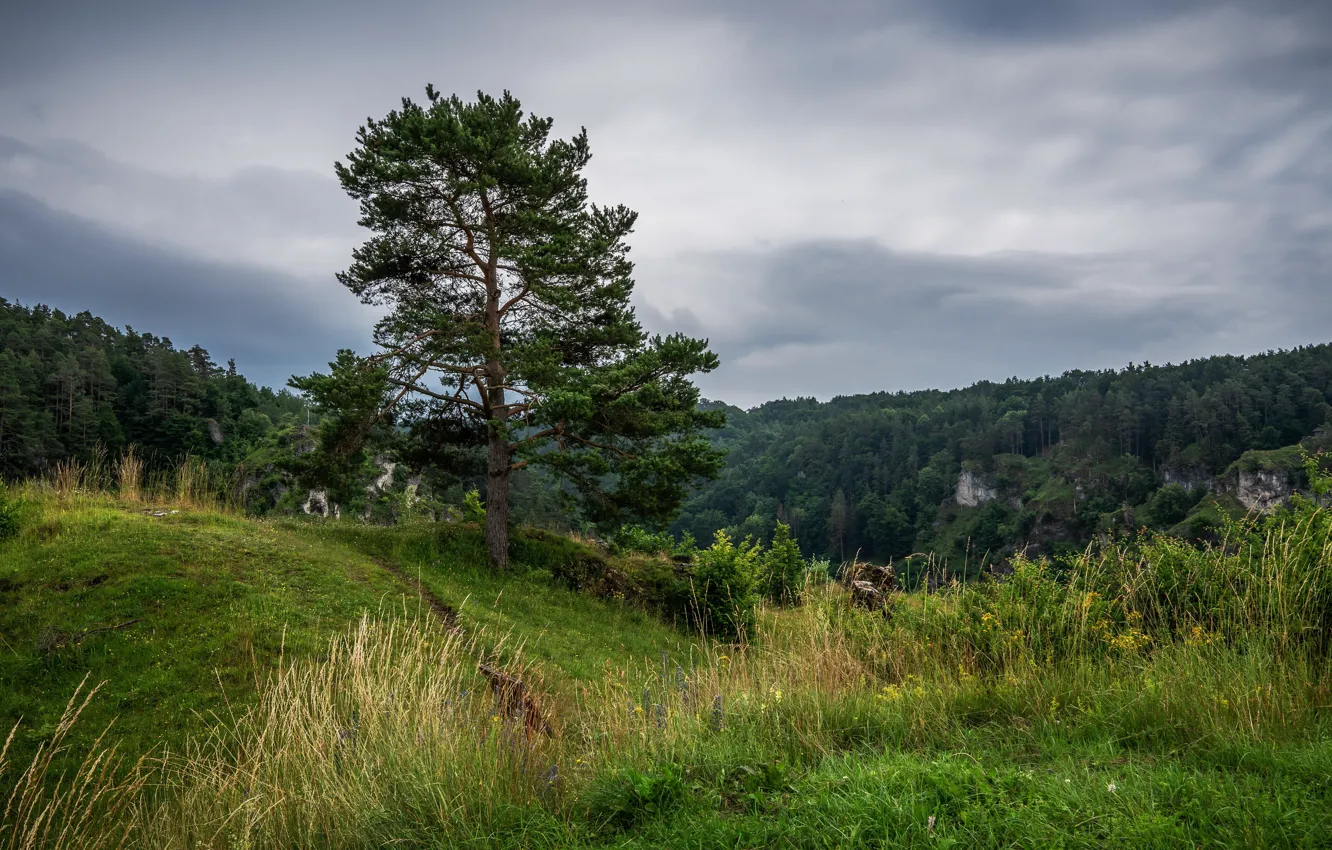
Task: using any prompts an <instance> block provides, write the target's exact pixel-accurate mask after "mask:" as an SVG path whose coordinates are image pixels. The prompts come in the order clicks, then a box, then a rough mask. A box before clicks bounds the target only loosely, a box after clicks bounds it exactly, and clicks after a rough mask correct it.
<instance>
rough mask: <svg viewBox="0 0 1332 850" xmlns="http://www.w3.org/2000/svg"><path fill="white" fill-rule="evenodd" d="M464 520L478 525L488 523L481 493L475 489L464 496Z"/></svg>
mask: <svg viewBox="0 0 1332 850" xmlns="http://www.w3.org/2000/svg"><path fill="white" fill-rule="evenodd" d="M463 520H464V521H466V522H474V523H476V524H478V525H481V524H483V523H485V521H486V506H485V505H483V504H482V503H481V492H480V491H479V490H477V489H476V488H475V487H474V488H472V489H471V490H468V491H467V493H466V494H465V495H464V496H463Z"/></svg>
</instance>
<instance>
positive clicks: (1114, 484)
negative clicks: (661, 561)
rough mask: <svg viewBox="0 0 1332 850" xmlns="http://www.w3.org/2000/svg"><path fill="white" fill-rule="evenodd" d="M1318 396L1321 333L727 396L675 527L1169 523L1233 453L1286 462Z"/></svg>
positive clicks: (1070, 539) (839, 539)
mask: <svg viewBox="0 0 1332 850" xmlns="http://www.w3.org/2000/svg"><path fill="white" fill-rule="evenodd" d="M1329 398H1332V345H1317V346H1309V347H1304V348H1297V349H1295V350H1291V351H1280V352H1270V353H1267V354H1262V355H1259V356H1253V357H1234V356H1221V357H1210V358H1207V359H1202V360H1195V361H1190V362H1187V363H1184V364H1181V365H1178V366H1151V365H1149V364H1143V365H1141V366H1138V365H1130V366H1129V367H1128V368H1126V369H1123V370H1107V371H1094V372H1093V371H1071V372H1067V373H1065V374H1063V375H1061V376H1059V377H1055V378H1051V377H1043V378H1037V379H1035V380H1018V379H1016V378H1014V379H1010V380H1007V381H1005V382H1003V383H993V382H988V381H986V382H981V383H978V384H975V385H974V386H971V387H967V388H966V389H960V390H953V391H947V392H945V391H937V390H926V391H920V392H898V393H887V392H881V393H870V394H866V395H856V396H846V397H839V398H834V399H832V400H831V401H828V402H826V403H823V402H819V401H817V400H815V399H808V398H797V399H795V400H781V401H773V402H768V403H767V404H763V405H761V406H759V407H757V408H754V409H752V410H750V411H742V410H739V409H736V408H728V414H729V425H728V427H727V428H726V429H725V430H724V431H722V432H721V433H719V434H718V435H717V441H718V443H719V444H720V445H722V446H724V447H726V448H727V449H729V451H730V455H729V461H728V466H727V469H726V471H725V472H724V474H723V476H722V478H721V479H720V480H719V481H717V482H716V483H715V484H713V485H712V486H710V487H709V488H707V489H705V490H703V491H701V492H699V493H698V494H696V495H695V496H694V497H693V498H692V499H691V500H690V501H689V502H688V503H687V504H686V506H685V509H684V512H683V514H682V515H681V517H680V518H679V520H678V521H677V522H676V524H675V526H674V528H675V530H676V531H678V532H684V531H688V532H690V533H692V534H693V535H695V536H696V537H698V538H699V539H707V538H708V537H709V536H710V535H711V534H712V532H713V531H714V530H715V529H717V528H723V527H724V528H729V529H731V530H732V531H733V532H734V533H736V534H739V535H741V536H743V535H744V534H754V535H755V536H757V537H766V536H767V535H769V534H771V532H772V529H773V528H774V526H775V524H776V522H777V521H778V520H782V521H785V522H787V523H789V524H790V525H791V527H792V530H793V531H794V533H796V534H797V535H798V536H799V538H800V540H801V541H802V544H803V545H804V547H805V549H806V551H807V552H810V553H814V554H820V555H827V556H830V557H832V558H834V559H837V558H843V557H851V556H852V555H853V554H855V553H856V552H859V553H860V555H861V557H864V558H872V559H875V560H887V559H892V558H902V557H904V556H907V555H909V554H911V553H914V552H924V551H928V552H934V553H937V554H939V555H941V556H944V557H950V556H962V557H966V556H967V555H968V553H969V552H974V553H977V554H981V553H984V552H986V551H989V552H992V553H995V552H1002V551H1004V550H1005V549H1012V548H1015V547H1017V546H1019V545H1021V544H1025V543H1037V544H1040V545H1043V546H1045V547H1048V548H1057V547H1058V545H1061V544H1062V545H1065V546H1080V545H1082V544H1084V543H1085V541H1086V540H1087V539H1089V538H1090V536H1091V535H1093V534H1095V533H1096V532H1098V531H1103V530H1105V529H1106V528H1107V527H1109V526H1112V525H1113V524H1114V523H1115V521H1116V519H1117V518H1118V519H1119V520H1121V521H1123V522H1125V523H1127V522H1129V521H1132V522H1133V523H1134V524H1136V525H1139V526H1141V525H1155V526H1158V527H1167V526H1173V525H1175V524H1177V523H1179V522H1180V521H1181V520H1183V519H1184V518H1185V517H1187V516H1188V515H1189V514H1190V513H1197V512H1198V511H1200V510H1202V508H1203V507H1205V506H1207V505H1209V504H1211V503H1212V501H1213V500H1212V499H1207V498H1204V497H1205V495H1206V491H1207V489H1209V488H1210V489H1214V490H1217V491H1218V493H1219V494H1224V490H1225V487H1224V484H1225V482H1224V481H1218V476H1223V475H1224V474H1225V473H1227V471H1228V470H1231V471H1232V472H1233V470H1232V465H1233V464H1236V462H1237V461H1240V460H1241V458H1246V460H1245V463H1249V464H1251V465H1252V464H1263V463H1276V464H1278V465H1283V469H1282V474H1296V473H1293V472H1292V470H1295V469H1296V468H1297V467H1298V464H1295V463H1293V462H1292V459H1293V457H1294V455H1295V452H1293V451H1287V452H1286V454H1285V455H1281V454H1280V453H1271V451H1272V450H1278V449H1281V448H1282V447H1290V446H1292V445H1294V444H1296V443H1299V442H1300V441H1302V440H1306V439H1307V438H1311V437H1315V436H1318V435H1319V433H1320V429H1322V428H1323V427H1324V426H1325V425H1326V424H1327V423H1328V422H1329V415H1330V414H1332V407H1330V406H1329V404H1328V400H1329ZM1265 451H1266V452H1269V453H1270V456H1267V455H1262V454H1261V453H1262V452H1265ZM1246 452H1247V453H1249V454H1248V455H1247V456H1246ZM964 472H965V473H966V474H965V475H964ZM959 484H961V485H962V487H961V490H962V492H961V493H959ZM959 502H962V503H972V504H959ZM1126 508H1127V510H1126Z"/></svg>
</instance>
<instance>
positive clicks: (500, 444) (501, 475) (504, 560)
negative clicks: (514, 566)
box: [486, 430, 511, 570]
mask: <svg viewBox="0 0 1332 850" xmlns="http://www.w3.org/2000/svg"><path fill="white" fill-rule="evenodd" d="M510 465H511V460H510V456H509V444H508V442H507V441H505V439H504V437H503V436H502V435H500V434H496V433H495V432H494V431H493V430H492V431H491V434H490V452H489V463H488V466H489V469H488V476H487V478H486V553H487V554H488V555H489V557H490V566H491V568H492V569H496V570H503V569H505V568H507V567H508V566H509V467H510Z"/></svg>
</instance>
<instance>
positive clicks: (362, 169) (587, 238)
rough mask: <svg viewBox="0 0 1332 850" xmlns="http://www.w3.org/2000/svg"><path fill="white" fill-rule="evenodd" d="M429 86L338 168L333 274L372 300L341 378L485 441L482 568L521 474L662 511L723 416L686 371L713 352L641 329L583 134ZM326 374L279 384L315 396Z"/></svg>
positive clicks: (619, 222)
mask: <svg viewBox="0 0 1332 850" xmlns="http://www.w3.org/2000/svg"><path fill="white" fill-rule="evenodd" d="M426 97H427V102H426V103H424V104H416V103H414V102H412V101H411V100H410V99H404V100H403V101H402V108H401V109H400V110H395V111H393V112H390V113H389V114H388V116H387V117H385V118H384V119H382V120H378V121H376V120H373V119H368V120H367V123H366V124H365V125H364V126H363V127H361V129H360V131H359V133H358V134H357V147H356V149H355V150H353V151H352V152H351V153H350V154H349V155H348V157H347V160H346V162H345V163H339V164H338V165H337V166H336V168H337V175H338V178H339V179H340V180H341V182H342V186H343V188H344V189H345V190H346V191H347V192H348V194H350V195H351V196H352V197H353V198H355V199H356V200H358V201H359V202H360V205H361V220H360V223H361V225H362V226H364V227H366V228H368V229H369V230H370V231H372V233H373V235H372V236H371V237H370V238H369V239H368V240H367V241H366V242H365V244H364V245H362V246H361V247H360V248H359V249H357V250H356V251H355V252H354V254H353V263H352V265H351V266H350V268H349V269H348V270H347V271H346V272H344V273H342V274H341V275H339V279H340V280H341V282H342V283H343V284H344V285H345V286H347V288H348V289H350V290H351V291H352V292H353V293H354V294H356V295H357V296H358V297H359V298H360V299H361V300H362V301H363V302H365V303H366V304H370V305H374V306H377V307H380V308H382V309H383V310H384V311H385V316H384V318H383V319H382V320H381V321H380V322H379V323H378V324H377V325H376V327H375V333H374V342H375V344H376V346H377V347H378V351H377V352H375V353H374V354H372V355H370V356H368V357H366V358H364V359H363V361H362V362H363V365H364V367H365V368H364V369H363V371H362V373H361V377H360V378H358V379H355V380H359V381H361V382H362V383H364V382H365V381H367V380H372V377H370V376H373V375H375V374H381V375H382V382H383V384H382V388H381V389H382V393H381V396H380V400H379V403H378V405H377V406H378V410H377V412H376V413H375V416H376V417H378V418H380V419H381V420H382V419H383V418H384V417H386V416H390V417H394V416H396V417H399V419H398V421H399V423H403V422H413V423H415V424H417V425H418V426H421V430H422V431H424V432H426V433H430V434H435V435H439V439H441V440H447V439H456V440H459V441H468V440H470V441H473V442H474V443H478V444H482V445H484V447H485V451H486V458H487V463H486V465H487V476H486V488H485V490H486V492H485V498H486V542H487V550H488V554H489V559H490V562H491V564H492V565H493V566H495V567H497V568H500V567H503V566H505V565H506V564H507V561H508V521H509V520H508V513H509V479H510V475H511V473H512V472H514V471H515V470H517V469H520V468H522V467H524V466H528V465H531V466H541V467H544V468H546V469H547V470H550V471H553V472H555V473H557V474H558V475H559V476H560V477H562V478H563V479H564V480H567V481H569V482H571V483H572V484H573V485H574V492H575V493H576V494H577V495H578V496H579V497H580V499H579V501H580V503H581V506H582V508H583V511H584V513H585V515H586V516H588V518H589V519H591V520H593V521H596V522H600V523H607V524H609V523H613V522H617V521H620V520H622V519H627V518H633V519H648V520H654V519H660V518H664V517H667V516H669V515H670V514H671V513H672V512H674V511H675V510H676V509H677V508H678V506H679V504H680V502H681V501H682V499H683V498H684V496H685V494H686V491H687V488H688V486H689V484H690V483H691V482H693V481H695V480H698V479H700V478H706V477H711V476H714V475H715V474H716V473H717V472H718V470H719V468H720V463H721V460H720V454H719V453H718V452H717V451H716V450H715V449H713V448H712V447H711V446H710V444H709V443H708V441H707V440H706V439H705V438H704V436H703V435H702V429H705V428H710V427H719V426H720V425H721V424H722V423H723V418H722V416H721V415H720V414H718V413H713V412H702V411H699V410H698V400H699V399H698V391H697V389H696V388H695V387H694V385H693V384H692V383H691V381H690V380H689V376H690V375H692V374H694V373H696V372H707V371H709V370H711V369H713V368H715V367H716V366H717V358H716V356H715V355H714V354H713V353H712V352H711V351H709V350H708V347H707V342H706V340H697V339H690V338H688V337H685V336H683V335H680V334H675V335H672V336H668V337H665V338H662V337H658V336H653V337H651V338H649V337H648V336H647V335H646V334H645V333H644V331H643V329H642V328H641V327H640V325H639V323H638V321H637V319H636V317H635V316H634V312H633V308H632V307H631V306H630V304H629V297H630V294H631V293H632V291H633V279H632V272H633V264H632V263H631V262H630V260H629V258H628V256H627V255H628V250H629V249H628V246H627V245H626V244H625V239H626V237H628V235H629V234H630V232H631V231H632V229H633V226H634V221H635V219H636V217H637V216H636V213H634V212H632V211H630V210H629V209H627V208H625V207H623V206H613V207H602V206H597V205H595V204H591V203H589V200H588V193H587V184H586V181H585V179H584V178H583V176H582V172H583V169H584V167H585V166H586V165H587V163H588V160H589V158H590V156H591V153H590V151H589V148H588V140H587V134H586V131H580V132H579V133H578V134H577V135H576V136H573V137H572V138H569V139H554V138H552V137H551V126H552V122H551V120H550V119H549V118H538V117H535V116H525V115H524V113H523V110H522V108H521V105H520V104H519V102H518V101H517V100H516V99H515V98H514V97H513V96H512V95H510V94H509V93H508V92H505V93H504V94H503V96H501V97H499V98H494V97H490V96H487V95H485V94H483V93H478V96H477V100H476V101H475V102H472V103H464V102H463V101H462V100H460V99H459V98H458V97H456V96H454V97H448V98H446V97H443V96H441V95H440V94H439V93H438V92H437V91H436V90H435V89H434V88H433V87H430V86H427V87H426ZM345 366H346V363H345V361H344V362H343V368H342V369H341V371H342V372H343V373H344V374H346V373H347V370H346V368H345ZM330 377H331V376H330ZM323 378H324V376H319V375H315V376H310V377H309V378H303V379H297V378H294V379H293V386H295V387H297V388H300V389H305V390H307V391H309V392H310V394H311V395H312V397H314V399H315V401H316V402H318V403H321V404H325V402H326V400H327V398H326V397H327V396H329V394H330V393H331V392H332V390H331V384H330V381H329V380H324V379H323ZM347 380H353V379H352V378H350V377H348V378H347ZM325 406H327V405H326V404H325ZM345 421H346V422H347V427H348V428H355V429H359V433H369V430H370V426H369V425H368V424H367V423H365V422H364V421H362V423H361V424H360V425H357V426H353V425H352V424H351V419H346V420H345ZM338 439H339V440H340V441H342V442H346V441H345V439H343V438H338Z"/></svg>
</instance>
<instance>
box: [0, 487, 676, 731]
mask: <svg viewBox="0 0 1332 850" xmlns="http://www.w3.org/2000/svg"><path fill="white" fill-rule="evenodd" d="M28 498H29V499H30V503H29V505H28V507H27V508H26V509H25V513H26V516H25V517H24V530H23V532H22V534H21V535H20V537H19V538H18V539H16V540H13V541H10V542H6V543H0V727H3V728H4V729H5V730H6V731H7V730H8V729H9V727H10V726H12V725H13V724H14V722H15V721H17V720H18V719H19V718H20V717H22V718H23V720H24V723H23V726H22V730H23V731H22V735H23V737H22V738H20V740H19V745H20V753H22V752H26V751H28V750H29V749H30V745H32V744H33V742H35V741H37V740H40V739H42V738H44V737H46V736H49V734H50V732H51V730H52V729H53V728H54V726H55V723H56V722H57V720H58V718H59V715H60V712H61V710H62V709H63V708H64V705H65V701H66V700H67V699H68V698H69V696H70V694H71V693H72V692H73V690H74V688H75V686H76V685H77V684H78V683H79V681H80V680H81V679H82V678H83V677H84V676H85V675H88V676H89V677H90V678H91V680H92V681H93V682H99V681H102V680H105V681H106V682H107V685H106V686H105V688H104V689H103V691H102V693H101V694H100V695H99V698H98V700H96V701H95V702H94V703H93V704H92V705H91V706H90V707H89V710H88V711H89V713H88V714H87V715H85V718H84V721H85V722H84V723H82V724H81V726H80V729H79V733H80V735H82V736H84V738H86V737H87V736H91V735H93V734H94V733H95V732H99V731H100V730H101V729H102V727H103V726H105V724H106V723H107V722H109V721H110V720H111V719H112V718H113V717H117V718H118V720H117V722H116V737H117V738H118V740H119V741H120V742H121V746H122V749H124V750H125V751H127V752H129V753H139V752H143V751H146V750H147V749H149V748H150V747H153V746H155V745H157V744H160V743H163V742H165V743H168V744H179V743H180V742H181V741H182V740H184V739H185V737H186V736H187V735H188V734H189V733H191V732H197V731H199V730H201V729H203V728H205V727H206V726H207V725H208V723H209V722H210V718H211V717H212V716H213V715H217V716H222V717H224V716H226V715H227V714H228V713H229V712H230V711H232V710H238V709H239V708H240V707H241V706H243V705H244V704H246V703H247V702H248V701H249V700H250V699H251V698H252V697H253V695H254V692H255V688H256V685H257V683H258V682H260V681H262V680H264V679H265V678H267V676H268V673H269V671H270V670H272V669H273V667H274V665H275V664H276V663H277V661H278V659H279V657H280V656H282V655H283V654H284V653H285V655H286V657H287V659H288V660H292V659H298V658H302V657H314V656H317V655H319V654H320V653H323V652H325V651H326V650H327V646H328V640H329V638H330V637H331V636H333V635H335V634H340V633H342V632H345V630H346V629H347V627H348V626H349V625H350V624H351V623H352V622H354V621H355V620H356V619H357V618H359V617H360V616H361V615H362V614H363V613H364V612H370V613H372V614H373V613H375V612H380V611H385V610H395V609H396V610H398V611H403V610H405V611H406V612H408V614H415V613H416V612H418V611H419V612H422V613H423V614H424V615H426V616H429V610H428V609H429V606H428V605H427V604H426V603H425V602H423V600H422V598H421V596H420V594H419V592H418V589H417V587H416V581H417V580H419V581H420V582H421V584H422V585H423V586H424V587H425V588H426V590H427V592H429V593H430V594H431V595H433V596H434V597H435V598H436V599H437V600H438V601H440V602H441V603H443V604H444V605H447V606H450V607H451V608H453V609H454V610H455V611H456V612H457V615H458V618H459V620H460V624H461V625H462V626H463V627H464V628H466V629H469V630H471V631H476V630H479V629H484V630H485V632H486V633H487V635H489V638H488V640H489V641H491V642H496V641H499V640H501V639H504V640H505V643H506V644H508V645H511V646H514V647H515V648H516V647H517V645H519V644H521V645H523V646H524V648H525V655H526V656H527V657H529V658H532V659H536V660H541V661H544V662H548V663H549V665H550V667H551V668H552V670H553V671H554V672H557V673H558V674H559V675H560V676H561V677H568V678H571V679H574V680H580V679H588V678H591V677H594V676H597V675H600V674H601V672H602V671H603V669H604V665H605V664H606V662H608V661H611V660H614V661H616V662H619V661H621V660H622V659H624V658H626V657H639V658H642V657H654V658H655V657H657V656H658V655H659V654H660V653H661V651H662V650H664V649H670V650H672V651H673V652H674V651H678V650H682V649H687V647H688V645H689V640H688V639H687V638H686V637H685V636H683V635H681V634H680V633H678V632H676V631H674V630H673V629H671V628H670V627H669V626H667V625H665V624H663V623H661V622H660V621H658V620H656V619H655V618H653V617H651V616H649V615H647V614H644V613H642V612H641V611H638V610H635V609H632V608H627V607H625V606H624V605H621V604H615V603H608V602H605V601H602V600H599V599H596V598H593V597H591V596H588V595H585V594H580V593H576V592H574V591H571V590H568V589H565V588H563V587H560V586H558V585H557V584H556V583H555V581H554V580H553V579H552V578H551V574H550V569H551V567H552V565H554V566H559V565H561V564H564V563H567V562H569V561H571V560H576V559H577V558H579V557H583V556H586V555H587V554H588V552H587V551H586V549H585V547H580V546H578V545H577V544H573V543H571V542H570V541H567V540H564V541H563V542H559V541H557V540H547V539H536V540H527V539H525V538H523V537H521V536H520V537H519V539H518V541H517V543H516V545H515V561H516V564H517V566H516V569H515V570H514V571H513V572H512V573H511V574H508V575H504V576H496V575H493V574H491V573H489V572H488V571H486V570H485V569H484V567H480V568H478V566H477V565H481V564H484V563H485V559H484V556H483V554H482V553H483V552H484V550H483V548H482V542H481V540H480V537H479V533H478V532H477V531H476V530H475V529H472V528H470V527H467V526H462V525H459V526H449V525H441V526H400V527H395V528H384V527H376V526H368V525H357V524H353V523H350V522H348V523H339V522H332V521H306V522H302V521H297V520H288V521H284V522H265V521H257V520H253V519H245V518H240V517H236V516H232V515H227V514H223V513H218V512H216V511H206V510H199V509H188V508H186V509H177V508H175V507H174V506H171V505H162V506H156V507H147V506H135V505H127V504H120V503H117V502H115V501H113V500H112V499H110V498H109V497H100V496H86V495H83V496H78V497H74V498H73V499H70V500H65V501H63V502H62V500H60V499H58V498H57V497H56V496H54V495H52V494H50V493H42V492H40V491H35V490H32V491H29V494H28ZM158 514H160V515H158ZM84 738H80V739H78V740H84ZM77 742H78V741H76V743H77Z"/></svg>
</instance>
